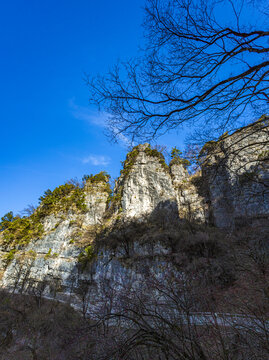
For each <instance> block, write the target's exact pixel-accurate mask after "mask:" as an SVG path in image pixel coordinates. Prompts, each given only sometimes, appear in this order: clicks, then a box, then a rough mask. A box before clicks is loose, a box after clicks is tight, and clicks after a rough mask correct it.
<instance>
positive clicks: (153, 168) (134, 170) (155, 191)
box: [118, 144, 176, 217]
mask: <svg viewBox="0 0 269 360" xmlns="http://www.w3.org/2000/svg"><path fill="white" fill-rule="evenodd" d="M146 149H149V144H143V145H139V146H138V147H137V148H136V150H137V155H136V157H135V160H134V163H133V164H132V167H131V169H130V172H129V173H128V175H127V176H125V175H124V174H123V175H121V176H120V178H119V180H118V184H120V185H119V186H120V187H121V191H122V196H121V206H122V210H123V213H124V216H127V217H140V216H142V215H143V214H149V213H151V212H152V211H153V210H154V209H155V208H156V207H157V206H158V204H159V203H160V202H164V201H167V200H168V201H169V200H170V201H171V202H173V201H176V191H175V189H174V187H173V184H172V179H171V176H170V175H169V170H168V169H167V168H164V166H162V164H161V163H160V161H159V159H158V157H154V156H153V155H151V154H150V151H145V150H146Z"/></svg>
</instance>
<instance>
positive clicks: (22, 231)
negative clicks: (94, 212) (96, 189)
mask: <svg viewBox="0 0 269 360" xmlns="http://www.w3.org/2000/svg"><path fill="white" fill-rule="evenodd" d="M108 181H109V175H108V174H107V173H106V172H104V171H102V172H100V173H99V174H96V175H85V176H84V177H83V179H82V183H81V184H80V183H75V182H68V183H66V184H64V185H60V186H58V187H56V188H55V189H54V190H53V191H51V190H50V189H48V190H47V191H45V193H44V194H43V195H42V196H41V197H40V198H39V206H38V208H37V209H34V211H33V212H32V214H30V215H29V216H23V217H21V216H19V215H16V216H14V215H13V212H12V211H10V212H9V213H7V214H6V215H4V216H3V217H2V218H1V221H0V234H1V243H2V244H3V245H4V246H5V247H6V248H8V249H9V250H10V253H8V258H7V260H11V259H12V258H13V257H14V256H15V253H16V251H15V249H16V250H17V249H21V248H22V247H24V246H26V245H27V244H29V242H30V241H31V240H33V239H38V238H40V237H41V236H42V235H43V234H44V226H43V220H44V218H45V217H46V216H48V215H51V214H57V213H59V212H67V211H69V210H73V211H75V212H77V213H84V212H85V211H86V210H87V206H86V203H85V190H87V191H88V190H89V187H90V186H93V185H96V184H99V183H101V182H102V183H103V184H104V186H103V187H102V190H103V191H105V192H108V193H110V191H111V189H110V185H109V183H108Z"/></svg>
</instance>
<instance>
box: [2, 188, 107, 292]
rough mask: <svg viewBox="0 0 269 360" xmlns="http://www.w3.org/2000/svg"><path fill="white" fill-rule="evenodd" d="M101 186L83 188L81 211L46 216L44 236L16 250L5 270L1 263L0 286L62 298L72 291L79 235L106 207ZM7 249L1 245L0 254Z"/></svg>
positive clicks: (77, 270)
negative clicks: (83, 198) (83, 208)
mask: <svg viewBox="0 0 269 360" xmlns="http://www.w3.org/2000/svg"><path fill="white" fill-rule="evenodd" d="M105 185H106V184H103V183H101V184H97V185H93V186H91V187H87V186H86V187H85V204H86V206H87V211H86V212H85V213H82V214H81V213H80V214H76V213H74V212H72V211H70V212H68V213H63V212H62V213H61V212H60V213H58V214H52V215H49V216H47V217H46V218H45V219H44V236H42V238H40V239H33V241H31V242H30V244H29V245H27V246H26V247H25V248H24V249H22V250H19V251H18V252H17V253H16V256H15V257H14V259H13V260H12V261H11V262H10V264H9V265H8V266H7V267H6V269H5V268H4V263H3V262H2V280H1V286H3V287H5V288H9V289H15V291H22V290H23V291H26V292H30V293H31V292H33V293H34V294H37V293H38V292H40V293H42V294H43V295H48V296H50V297H51V296H52V297H53V296H54V294H56V293H57V297H58V298H59V297H60V298H63V299H66V297H68V296H69V294H71V293H73V292H74V289H75V288H77V287H78V282H79V279H80V273H81V269H80V267H79V264H78V256H79V254H80V253H81V252H82V250H83V244H80V242H81V240H82V237H83V234H85V232H86V231H87V229H89V228H90V227H94V226H95V225H97V224H100V222H101V220H102V219H103V216H104V213H105V210H106V201H107V197H108V193H107V192H106V191H104V186H105ZM89 241H90V240H89ZM8 250H9V249H4V248H2V255H3V256H4V255H5V254H6V253H8ZM0 266H1V263H0Z"/></svg>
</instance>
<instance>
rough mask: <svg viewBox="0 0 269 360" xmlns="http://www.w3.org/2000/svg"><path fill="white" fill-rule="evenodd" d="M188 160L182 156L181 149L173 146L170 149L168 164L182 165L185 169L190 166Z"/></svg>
mask: <svg viewBox="0 0 269 360" xmlns="http://www.w3.org/2000/svg"><path fill="white" fill-rule="evenodd" d="M190 164H191V163H190V161H189V160H187V159H184V158H183V157H182V151H180V150H179V149H178V148H177V147H173V148H172V151H171V161H170V164H169V165H170V166H172V165H183V167H184V169H187V167H188V166H190Z"/></svg>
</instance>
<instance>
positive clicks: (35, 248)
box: [0, 128, 269, 304]
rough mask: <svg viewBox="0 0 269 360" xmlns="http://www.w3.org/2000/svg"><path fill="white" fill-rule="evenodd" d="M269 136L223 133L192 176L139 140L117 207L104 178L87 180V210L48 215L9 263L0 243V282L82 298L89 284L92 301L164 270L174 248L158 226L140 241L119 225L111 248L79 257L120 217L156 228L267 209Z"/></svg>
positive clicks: (230, 220)
mask: <svg viewBox="0 0 269 360" xmlns="http://www.w3.org/2000/svg"><path fill="white" fill-rule="evenodd" d="M268 139H269V134H268V130H267V129H264V128H256V129H255V131H252V130H251V131H250V130H249V129H243V130H241V131H239V132H236V133H234V134H233V135H231V136H228V137H225V138H224V139H223V140H222V141H220V142H218V143H217V146H216V147H215V148H214V151H213V152H212V151H211V153H208V157H207V158H206V159H205V161H204V164H203V167H202V172H200V173H197V174H195V175H194V176H189V174H188V172H187V170H186V169H185V168H184V166H183V165H182V164H172V165H171V166H170V168H169V167H168V166H167V165H165V163H164V162H163V158H162V157H160V156H159V155H158V153H157V152H156V151H152V149H150V147H149V145H148V144H143V145H139V146H138V147H136V148H135V150H134V153H133V155H134V156H133V157H130V156H129V160H130V159H131V161H129V166H126V168H125V171H123V173H122V175H121V176H120V177H119V179H118V181H117V183H116V187H115V189H114V196H115V198H117V206H116V207H110V208H109V206H108V203H109V201H108V197H109V193H108V191H107V188H106V186H107V183H101V184H92V186H89V187H88V186H86V187H85V204H86V207H87V209H86V211H85V212H82V213H81V212H80V213H76V212H75V211H74V210H72V211H71V210H70V211H69V212H65V213H61V212H58V213H57V214H56V213H55V214H50V215H49V216H47V217H45V218H44V221H43V225H44V234H43V235H42V236H41V237H40V238H36V239H32V241H31V242H30V243H29V244H28V245H27V246H25V247H24V248H20V249H18V252H17V253H16V255H15V256H14V259H12V260H11V261H10V262H9V264H8V265H7V266H6V264H5V262H4V261H3V257H4V256H5V255H6V254H7V253H8V251H9V249H7V248H5V247H3V246H2V248H1V247H0V278H1V286H2V287H5V288H8V289H10V290H12V291H13V290H14V289H15V291H27V292H30V293H33V294H35V295H37V294H42V296H49V297H56V298H58V299H62V300H64V301H72V303H74V304H79V302H80V301H81V294H82V293H83V291H84V290H83V289H84V285H85V284H86V285H87V289H88V290H87V291H88V295H89V301H91V302H92V303H94V301H95V300H96V299H97V298H98V296H99V295H98V294H99V293H101V289H102V288H103V287H104V286H106V285H105V284H108V285H109V286H114V285H113V284H115V286H120V284H121V283H122V282H128V281H130V283H139V281H141V279H142V278H143V276H144V274H145V273H147V272H149V271H151V270H152V269H155V270H154V271H160V274H161V270H158V269H161V268H162V267H166V266H171V264H170V262H169V256H170V255H171V254H170V253H169V251H171V249H168V248H167V247H166V246H165V245H164V244H163V242H162V241H163V233H162V232H161V231H160V233H158V232H157V234H156V233H154V234H147V237H146V238H145V236H144V237H143V235H144V234H143V233H142V235H141V238H143V239H142V240H143V241H141V242H139V241H132V238H133V237H132V236H133V234H132V235H131V237H130V235H128V231H129V230H128V229H126V233H125V232H124V231H125V230H124V229H121V232H122V233H121V234H120V236H121V241H122V243H121V244H120V245H117V246H116V247H114V248H113V247H110V248H109V247H106V244H103V245H102V246H100V247H99V248H98V251H97V254H96V257H95V258H94V259H93V260H92V261H91V264H90V266H87V267H85V268H84V267H83V266H82V264H81V263H80V262H79V261H78V259H79V256H80V254H81V253H82V252H83V251H84V248H85V247H87V246H89V245H91V244H93V243H94V241H95V239H96V238H95V235H94V234H95V233H96V231H97V230H96V229H97V228H98V229H99V228H101V229H107V230H108V234H109V235H108V237H107V238H106V241H107V242H110V241H111V242H112V241H113V238H112V237H111V238H110V236H111V235H110V232H109V229H110V226H113V224H115V223H116V222H117V221H118V220H120V221H122V222H123V223H124V222H126V224H128V223H129V222H130V221H132V220H133V219H136V220H137V221H138V223H139V221H141V223H142V220H143V219H146V218H147V219H153V220H154V221H155V223H156V221H157V224H158V226H159V227H160V229H161V228H163V227H164V225H165V226H166V229H167V228H168V229H169V224H172V223H173V224H175V223H177V222H179V223H180V224H182V222H184V219H187V220H188V221H189V222H190V223H192V222H195V223H196V222H199V223H204V222H211V223H212V224H213V225H216V226H218V227H231V226H234V225H235V223H236V221H238V220H239V219H249V218H254V217H259V216H268V214H269V198H268V190H266V189H268V182H269V168H268V160H264V157H265V156H267V157H268V155H267V154H268V150H269V149H268ZM209 155H210V156H209ZM127 159H128V156H127ZM261 160H263V161H261ZM127 165H128V164H127ZM156 219H157V220H156ZM127 230H128V231H127ZM116 235H117V234H116ZM128 236H129V237H130V238H128ZM0 237H1V233H0ZM127 238H128V242H127ZM150 238H151V239H150ZM130 239H131V240H130ZM126 259H127V260H126ZM130 259H131V260H132V261H131V260H130ZM134 259H135V260H134ZM70 299H72V300H70Z"/></svg>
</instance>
